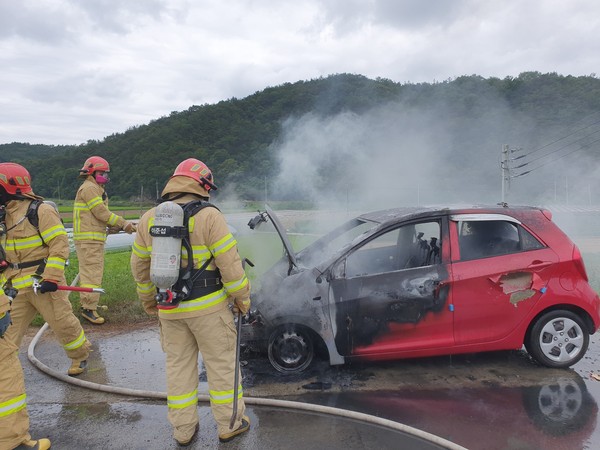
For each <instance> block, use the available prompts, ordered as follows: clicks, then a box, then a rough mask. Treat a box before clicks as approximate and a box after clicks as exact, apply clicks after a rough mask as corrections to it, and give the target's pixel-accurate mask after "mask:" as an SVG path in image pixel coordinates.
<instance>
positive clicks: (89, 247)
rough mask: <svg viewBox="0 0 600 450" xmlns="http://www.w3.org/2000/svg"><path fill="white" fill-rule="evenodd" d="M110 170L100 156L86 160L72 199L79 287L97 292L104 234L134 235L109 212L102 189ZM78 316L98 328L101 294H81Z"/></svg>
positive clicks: (132, 228) (128, 224)
mask: <svg viewBox="0 0 600 450" xmlns="http://www.w3.org/2000/svg"><path fill="white" fill-rule="evenodd" d="M109 172H110V166H109V165H108V162H107V161H106V160H105V159H104V158H101V157H100V156H91V157H89V158H88V159H86V161H85V163H84V164H83V167H82V168H81V169H80V170H79V173H80V174H79V177H80V178H83V180H84V181H83V183H82V184H81V186H80V187H79V189H78V190H77V194H76V195H75V204H74V207H73V240H74V242H75V250H76V252H77V259H78V260H79V285H80V286H82V287H89V288H99V287H100V285H101V284H102V276H103V274H104V244H105V242H106V234H107V230H108V231H109V232H118V231H120V230H123V231H125V232H127V233H129V234H131V233H133V232H135V230H136V228H135V224H134V223H133V222H129V221H127V220H125V219H124V218H123V217H121V216H118V215H117V214H114V213H113V212H111V211H110V210H109V209H108V196H107V195H106V191H105V189H104V186H105V184H106V183H108V181H109V177H108V174H109ZM80 299H81V315H82V316H83V317H84V318H85V319H86V320H88V321H90V322H92V323H94V324H96V325H101V324H103V323H104V317H101V316H99V315H98V312H97V309H98V301H99V300H100V294H97V293H88V292H85V293H84V292H82V293H81V296H80Z"/></svg>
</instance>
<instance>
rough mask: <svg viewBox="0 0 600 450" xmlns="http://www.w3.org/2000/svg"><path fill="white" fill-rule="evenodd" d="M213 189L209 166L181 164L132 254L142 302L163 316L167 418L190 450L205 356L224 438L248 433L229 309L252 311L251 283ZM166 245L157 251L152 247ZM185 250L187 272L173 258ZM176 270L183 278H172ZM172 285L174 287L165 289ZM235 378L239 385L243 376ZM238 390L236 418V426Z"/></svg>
mask: <svg viewBox="0 0 600 450" xmlns="http://www.w3.org/2000/svg"><path fill="white" fill-rule="evenodd" d="M214 189H216V186H215V185H214V184H213V177H212V173H211V171H210V170H209V169H208V167H206V165H205V164H204V163H203V162H201V161H199V160H197V159H194V158H190V159H186V160H185V161H183V162H181V163H180V164H179V165H178V166H177V168H176V169H175V172H174V173H173V176H172V177H171V178H170V179H169V181H168V182H167V184H166V186H165V188H164V189H163V191H162V199H163V200H164V202H165V203H166V206H165V207H162V205H159V206H158V207H157V208H153V209H151V210H149V211H148V212H146V213H145V214H144V215H143V216H142V218H141V219H140V222H139V224H138V231H137V234H136V237H135V241H134V244H133V252H132V255H131V270H132V272H133V277H134V279H135V281H136V284H137V292H138V296H139V298H140V300H141V302H142V304H143V306H144V309H145V310H146V312H147V313H148V314H151V315H156V314H158V317H159V320H160V325H161V326H160V334H161V343H162V348H163V350H164V352H165V353H166V355H167V362H166V366H167V367H166V370H167V405H168V419H169V422H170V423H171V425H172V426H173V437H174V438H175V440H176V441H177V442H178V443H179V444H180V445H188V444H190V443H191V442H192V440H193V439H194V437H195V436H196V433H197V432H198V420H199V419H198V411H197V403H198V398H197V396H198V378H199V376H198V375H199V374H198V353H199V352H200V353H202V359H203V361H204V366H205V367H206V374H207V379H208V388H209V396H210V405H211V409H212V413H213V416H214V418H215V420H216V422H217V430H218V435H219V440H220V441H221V442H227V441H229V440H231V439H233V438H234V437H236V436H238V435H240V434H242V433H244V432H245V431H247V430H248V429H249V428H250V419H249V418H248V417H247V416H246V415H245V405H244V401H243V396H242V388H241V383H240V385H238V387H237V389H234V382H235V379H236V377H235V371H236V370H235V367H236V364H235V360H236V349H235V343H236V329H235V326H234V318H233V312H232V310H231V309H230V308H229V307H228V306H229V304H233V309H234V312H237V311H240V312H241V313H243V314H246V313H247V312H248V310H249V309H250V283H249V281H248V279H247V278H246V274H245V273H244V268H243V266H242V263H241V260H240V256H239V254H238V250H237V243H236V241H235V239H234V237H233V235H232V234H231V232H230V230H229V227H228V226H227V223H226V222H225V218H224V216H223V214H222V213H221V212H220V211H219V210H218V209H217V208H216V207H214V206H213V205H211V204H210V203H208V199H209V195H210V194H209V193H210V191H211V190H214ZM175 204H176V205H175ZM177 205H179V206H177ZM177 208H181V209H182V210H183V211H185V216H186V217H187V216H188V215H191V217H190V218H189V220H184V221H183V222H182V221H181V213H180V212H178V211H177ZM186 222H187V223H186ZM181 223H183V226H181V225H180V224H181ZM169 224H170V225H169ZM163 239H165V241H164V243H163V242H161V243H160V251H157V250H156V249H155V247H154V245H155V243H156V245H159V240H163ZM167 239H173V240H174V241H177V244H175V246H174V247H169V246H170V245H171V244H169V242H173V241H168V240H167ZM186 240H189V242H187V241H186ZM182 242H183V243H184V245H183V247H181V245H182V244H181V243H182ZM186 242H187V243H186ZM180 248H181V267H182V268H181V270H179V265H178V261H175V258H174V255H175V253H177V252H179V251H180V250H179V249H180ZM174 252H175V253H174ZM153 259H160V261H153ZM163 259H166V260H163ZM173 264H175V265H176V267H177V271H179V274H180V277H179V279H178V277H177V276H175V277H173V278H170V276H171V275H172V272H170V270H171V269H172V266H173ZM177 271H176V272H175V274H177ZM181 275H185V276H183V277H182V276H181ZM182 278H184V279H185V280H188V281H187V282H186V281H185V280H182ZM190 278H191V279H192V280H193V281H192V282H189V279H190ZM172 282H174V285H173V287H172V289H167V288H168V286H167V285H168V284H170V283H172ZM237 378H238V379H240V380H241V376H240V374H239V372H238V377H237ZM234 391H237V392H238V402H237V411H238V414H237V416H236V417H235V420H234V423H233V426H230V425H231V424H230V419H231V418H232V412H233V405H234V398H233V397H234Z"/></svg>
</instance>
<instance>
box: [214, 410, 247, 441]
mask: <svg viewBox="0 0 600 450" xmlns="http://www.w3.org/2000/svg"><path fill="white" fill-rule="evenodd" d="M249 429H250V418H249V417H248V416H244V417H243V418H242V424H241V425H240V426H239V428H238V429H237V430H234V431H231V432H229V433H225V434H220V435H219V442H229V441H231V440H232V439H233V438H235V437H236V436H239V435H240V434H242V433H245V432H246V431H248V430H249Z"/></svg>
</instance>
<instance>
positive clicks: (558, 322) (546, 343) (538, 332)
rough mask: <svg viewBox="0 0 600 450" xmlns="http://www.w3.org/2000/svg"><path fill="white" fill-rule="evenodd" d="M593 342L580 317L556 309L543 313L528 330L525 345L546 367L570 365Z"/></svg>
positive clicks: (580, 356) (581, 355)
mask: <svg viewBox="0 0 600 450" xmlns="http://www.w3.org/2000/svg"><path fill="white" fill-rule="evenodd" d="M589 342H590V336H589V334H588V333H587V331H585V325H584V323H583V320H582V319H581V317H579V316H578V315H577V314H575V313H573V312H571V311H565V310H556V311H550V312H547V313H545V314H543V315H542V316H540V317H539V318H538V319H537V321H536V322H535V324H534V325H533V327H532V328H531V332H530V333H529V337H528V339H527V342H526V343H525V347H526V348H527V351H528V352H529V354H530V355H531V356H533V358H534V359H535V360H536V361H538V362H539V363H540V364H543V365H544V366H547V367H554V368H563V367H570V366H572V365H573V364H575V363H576V362H577V361H579V360H580V359H581V358H583V355H585V352H586V351H587V348H588V345H589Z"/></svg>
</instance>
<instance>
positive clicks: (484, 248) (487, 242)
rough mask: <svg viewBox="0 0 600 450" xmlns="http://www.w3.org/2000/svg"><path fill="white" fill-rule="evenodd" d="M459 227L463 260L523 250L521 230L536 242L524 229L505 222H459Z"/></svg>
mask: <svg viewBox="0 0 600 450" xmlns="http://www.w3.org/2000/svg"><path fill="white" fill-rule="evenodd" d="M458 227H459V228H458V229H459V245H460V255H461V260H469V259H478V258H487V257H490V256H498V255H505V254H508V253H516V252H519V251H521V250H523V246H522V245H521V239H520V237H519V231H520V230H519V228H521V231H522V232H525V233H527V234H529V237H530V238H533V239H534V240H536V239H535V238H534V237H533V236H532V235H531V234H530V233H528V232H527V231H526V230H525V229H523V228H522V227H519V226H518V225H517V224H515V223H512V222H508V221H505V220H482V221H464V222H458ZM536 241H537V240H536ZM538 244H539V242H538Z"/></svg>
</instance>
